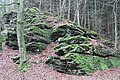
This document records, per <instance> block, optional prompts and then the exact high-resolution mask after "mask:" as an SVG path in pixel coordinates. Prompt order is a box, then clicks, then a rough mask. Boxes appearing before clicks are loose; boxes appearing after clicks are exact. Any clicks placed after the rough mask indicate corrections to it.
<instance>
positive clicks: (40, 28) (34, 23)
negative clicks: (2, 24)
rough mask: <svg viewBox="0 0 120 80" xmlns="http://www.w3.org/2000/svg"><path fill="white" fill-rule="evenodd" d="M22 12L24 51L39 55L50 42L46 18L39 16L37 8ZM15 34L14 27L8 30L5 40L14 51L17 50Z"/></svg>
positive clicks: (50, 31) (50, 30)
mask: <svg viewBox="0 0 120 80" xmlns="http://www.w3.org/2000/svg"><path fill="white" fill-rule="evenodd" d="M24 12H25V14H24V25H25V26H24V38H25V44H26V50H27V52H28V53H33V54H34V53H41V52H42V51H43V50H44V49H45V48H46V47H47V45H48V44H49V43H50V42H51V33H52V28H51V27H50V26H49V24H48V23H46V20H45V19H46V17H45V18H44V17H43V16H41V15H40V14H39V10H38V9H37V8H26V9H25V11H24ZM15 18H16V17H15ZM13 24H14V23H13ZM14 25H15V24H14ZM16 33H17V32H16V26H15V27H14V28H13V29H10V30H9V33H8V35H7V39H6V44H7V45H8V46H9V47H11V48H12V49H14V50H18V42H17V35H16Z"/></svg>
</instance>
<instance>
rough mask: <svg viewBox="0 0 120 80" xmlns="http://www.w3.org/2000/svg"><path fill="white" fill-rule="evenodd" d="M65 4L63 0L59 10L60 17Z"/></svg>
mask: <svg viewBox="0 0 120 80" xmlns="http://www.w3.org/2000/svg"><path fill="white" fill-rule="evenodd" d="M65 2H66V0H63V2H62V5H61V8H60V17H63V16H64V14H63V9H64V5H65Z"/></svg>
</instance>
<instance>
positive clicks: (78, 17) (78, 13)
mask: <svg viewBox="0 0 120 80" xmlns="http://www.w3.org/2000/svg"><path fill="white" fill-rule="evenodd" d="M79 4H80V2H79V0H77V23H78V26H80V10H79Z"/></svg>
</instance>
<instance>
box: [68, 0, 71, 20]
mask: <svg viewBox="0 0 120 80" xmlns="http://www.w3.org/2000/svg"><path fill="white" fill-rule="evenodd" d="M70 6H71V0H69V6H68V8H69V9H68V20H70Z"/></svg>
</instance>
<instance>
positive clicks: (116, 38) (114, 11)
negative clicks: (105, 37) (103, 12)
mask: <svg viewBox="0 0 120 80" xmlns="http://www.w3.org/2000/svg"><path fill="white" fill-rule="evenodd" d="M117 3H118V0H116V1H115V3H114V8H113V13H114V17H115V18H114V20H115V47H114V48H115V49H116V50H117V44H118V29H117Z"/></svg>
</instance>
